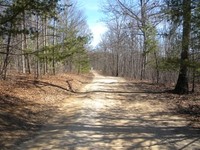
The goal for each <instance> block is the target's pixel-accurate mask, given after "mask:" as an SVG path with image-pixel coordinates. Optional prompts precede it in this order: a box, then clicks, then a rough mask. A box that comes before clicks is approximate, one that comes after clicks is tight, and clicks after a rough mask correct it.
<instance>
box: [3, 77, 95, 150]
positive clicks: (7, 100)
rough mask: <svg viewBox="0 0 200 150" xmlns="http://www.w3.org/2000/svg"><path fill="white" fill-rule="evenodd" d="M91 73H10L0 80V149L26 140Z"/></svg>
mask: <svg viewBox="0 0 200 150" xmlns="http://www.w3.org/2000/svg"><path fill="white" fill-rule="evenodd" d="M91 78H92V77H91V75H77V74H69V73H68V74H59V75H56V76H43V77H42V78H41V79H35V78H34V76H32V75H19V74H16V75H15V74H13V75H12V76H9V77H8V80H7V81H0V149H3V150H4V149H16V145H19V144H20V143H22V142H23V141H26V140H29V139H31V138H33V137H34V135H35V134H36V133H37V131H39V130H40V129H41V128H42V127H43V126H45V125H46V124H47V122H48V120H49V119H50V118H52V117H53V116H56V113H57V112H58V111H59V109H60V108H61V107H62V105H63V103H64V102H65V101H66V100H67V99H69V97H71V95H73V94H74V92H76V91H77V90H78V89H80V88H81V87H82V86H83V84H85V83H88V82H89V81H91Z"/></svg>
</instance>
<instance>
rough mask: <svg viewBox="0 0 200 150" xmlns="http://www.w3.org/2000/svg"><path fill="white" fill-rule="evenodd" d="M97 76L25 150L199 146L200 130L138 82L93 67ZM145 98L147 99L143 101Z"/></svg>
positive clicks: (25, 143)
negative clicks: (155, 98)
mask: <svg viewBox="0 0 200 150" xmlns="http://www.w3.org/2000/svg"><path fill="white" fill-rule="evenodd" d="M94 75H95V77H94V79H93V81H92V82H91V83H90V84H88V85H86V86H85V87H84V88H83V89H82V90H81V91H80V92H79V93H77V94H76V95H75V96H74V97H73V98H71V99H68V100H66V103H65V106H63V108H62V109H61V111H60V113H59V114H58V115H57V116H55V117H53V118H54V119H52V120H51V121H50V122H49V123H48V125H47V126H46V127H44V128H43V129H42V130H41V131H40V132H39V133H38V135H37V136H36V137H35V138H33V139H32V140H29V141H26V142H24V143H22V144H21V145H20V146H19V147H18V148H17V149H20V150H50V149H51V150H52V149H53V150H60V149H69V150H112V149H113V150H115V149H116V150H118V149H120V150H121V149H123V150H132V149H139V150H140V149H141V150H145V149H148V150H149V149H155V150H160V149H165V150H168V149H169V150H176V149H177V150H182V149H189V150H190V149H194V150H197V149H199V148H200V130H199V129H195V128H190V127H188V126H187V121H186V120H185V119H184V118H181V117H179V116H177V115H176V114H173V113H171V112H170V111H167V109H166V106H165V105H164V103H162V102H159V101H154V100H153V99H150V98H149V93H145V92H142V91H139V89H138V88H137V87H136V86H135V84H134V83H128V82H127V81H125V80H124V79H122V78H116V77H105V76H101V75H99V74H98V73H96V72H94ZM144 97H145V100H144Z"/></svg>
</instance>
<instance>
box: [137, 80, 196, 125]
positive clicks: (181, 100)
mask: <svg viewBox="0 0 200 150" xmlns="http://www.w3.org/2000/svg"><path fill="white" fill-rule="evenodd" d="M136 86H137V87H138V88H139V89H140V90H142V91H144V92H146V93H149V94H148V98H150V99H152V100H159V101H162V102H164V103H167V105H168V108H169V109H171V110H172V111H173V112H175V113H178V114H179V115H182V116H183V117H186V118H187V119H188V121H189V124H188V125H190V126H193V127H198V128H200V85H197V86H196V91H195V92H194V93H190V94H186V95H178V94H173V92H172V91H173V86H172V85H164V84H153V83H150V82H136Z"/></svg>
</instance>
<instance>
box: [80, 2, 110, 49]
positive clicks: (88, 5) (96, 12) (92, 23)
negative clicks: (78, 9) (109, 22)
mask: <svg viewBox="0 0 200 150" xmlns="http://www.w3.org/2000/svg"><path fill="white" fill-rule="evenodd" d="M100 2H102V0H78V3H79V4H80V5H81V6H82V8H83V10H84V12H85V15H86V17H87V23H88V25H89V28H90V30H91V31H92V34H93V41H92V43H91V45H92V46H93V47H95V46H96V45H97V44H98V43H99V42H100V40H101V35H102V34H103V33H105V32H106V31H107V28H106V26H105V25H104V24H103V23H102V22H100V19H102V16H103V13H102V12H101V11H100Z"/></svg>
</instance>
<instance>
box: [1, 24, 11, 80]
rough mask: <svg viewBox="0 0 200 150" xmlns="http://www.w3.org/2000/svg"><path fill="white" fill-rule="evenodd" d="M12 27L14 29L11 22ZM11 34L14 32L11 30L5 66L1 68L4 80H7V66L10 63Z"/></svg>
mask: <svg viewBox="0 0 200 150" xmlns="http://www.w3.org/2000/svg"><path fill="white" fill-rule="evenodd" d="M10 29H12V24H11V28H10ZM11 36H12V33H11V31H9V34H8V42H7V46H6V56H5V59H4V63H3V67H2V70H1V73H0V74H1V76H2V79H3V80H6V76H7V66H8V63H9V55H10V42H11Z"/></svg>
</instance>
